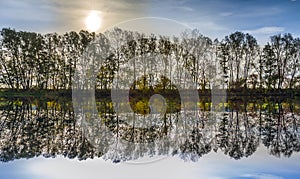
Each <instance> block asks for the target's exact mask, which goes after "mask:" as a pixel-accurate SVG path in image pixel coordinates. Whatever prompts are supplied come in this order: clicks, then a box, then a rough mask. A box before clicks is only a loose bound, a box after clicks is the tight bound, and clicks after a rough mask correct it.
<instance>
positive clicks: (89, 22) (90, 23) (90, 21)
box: [85, 10, 102, 32]
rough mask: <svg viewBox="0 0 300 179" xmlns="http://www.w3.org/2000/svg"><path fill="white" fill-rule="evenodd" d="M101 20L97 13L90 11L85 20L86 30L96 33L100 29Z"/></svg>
mask: <svg viewBox="0 0 300 179" xmlns="http://www.w3.org/2000/svg"><path fill="white" fill-rule="evenodd" d="M101 23H102V21H101V18H100V13H99V12H98V11H94V10H92V11H90V13H89V15H88V16H87V17H86V19H85V25H86V28H87V29H88V30H89V31H91V32H96V31H97V30H99V28H100V27H101Z"/></svg>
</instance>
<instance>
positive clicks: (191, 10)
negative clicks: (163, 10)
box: [173, 6, 194, 12]
mask: <svg viewBox="0 0 300 179" xmlns="http://www.w3.org/2000/svg"><path fill="white" fill-rule="evenodd" d="M173 9H178V10H183V11H188V12H193V11H194V9H193V8H191V7H187V6H178V7H173Z"/></svg>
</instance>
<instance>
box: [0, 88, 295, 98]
mask: <svg viewBox="0 0 300 179" xmlns="http://www.w3.org/2000/svg"><path fill="white" fill-rule="evenodd" d="M118 92H120V93H122V90H118ZM124 93H125V94H127V91H126V90H124ZM110 94H111V90H110V89H107V90H98V89H96V90H95V97H97V98H110ZM129 94H130V97H133V98H141V97H150V96H152V95H153V94H161V95H164V96H166V97H170V98H174V97H179V92H178V90H168V89H165V90H158V89H157V90H153V89H145V90H138V89H136V90H130V93H129ZM187 94H188V93H187ZM198 94H199V96H200V97H201V99H205V100H208V99H210V98H211V96H212V93H211V90H198ZM213 95H216V96H224V97H227V98H230V99H240V98H246V99H263V98H270V99H286V98H293V99H300V91H299V90H298V89H280V90H266V89H261V90H260V89H231V90H225V91H224V90H218V89H214V93H213ZM0 97H1V98H15V97H19V98H30V97H44V98H48V99H55V98H57V97H65V98H72V89H69V90H65V89H57V90H17V91H16V90H11V89H0Z"/></svg>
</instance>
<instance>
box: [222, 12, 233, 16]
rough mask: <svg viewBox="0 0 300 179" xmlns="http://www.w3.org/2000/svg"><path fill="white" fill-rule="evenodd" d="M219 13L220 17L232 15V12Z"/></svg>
mask: <svg viewBox="0 0 300 179" xmlns="http://www.w3.org/2000/svg"><path fill="white" fill-rule="evenodd" d="M219 15H220V16H222V17H228V16H232V15H233V13H232V12H221V13H220V14H219Z"/></svg>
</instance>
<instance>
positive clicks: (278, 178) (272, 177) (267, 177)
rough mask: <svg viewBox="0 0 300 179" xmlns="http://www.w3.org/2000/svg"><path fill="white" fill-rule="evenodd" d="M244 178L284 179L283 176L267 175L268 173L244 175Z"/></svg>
mask: <svg viewBox="0 0 300 179" xmlns="http://www.w3.org/2000/svg"><path fill="white" fill-rule="evenodd" d="M241 177H242V178H253V179H283V178H282V177H281V176H276V175H271V174H266V173H253V174H243V175H241Z"/></svg>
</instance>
